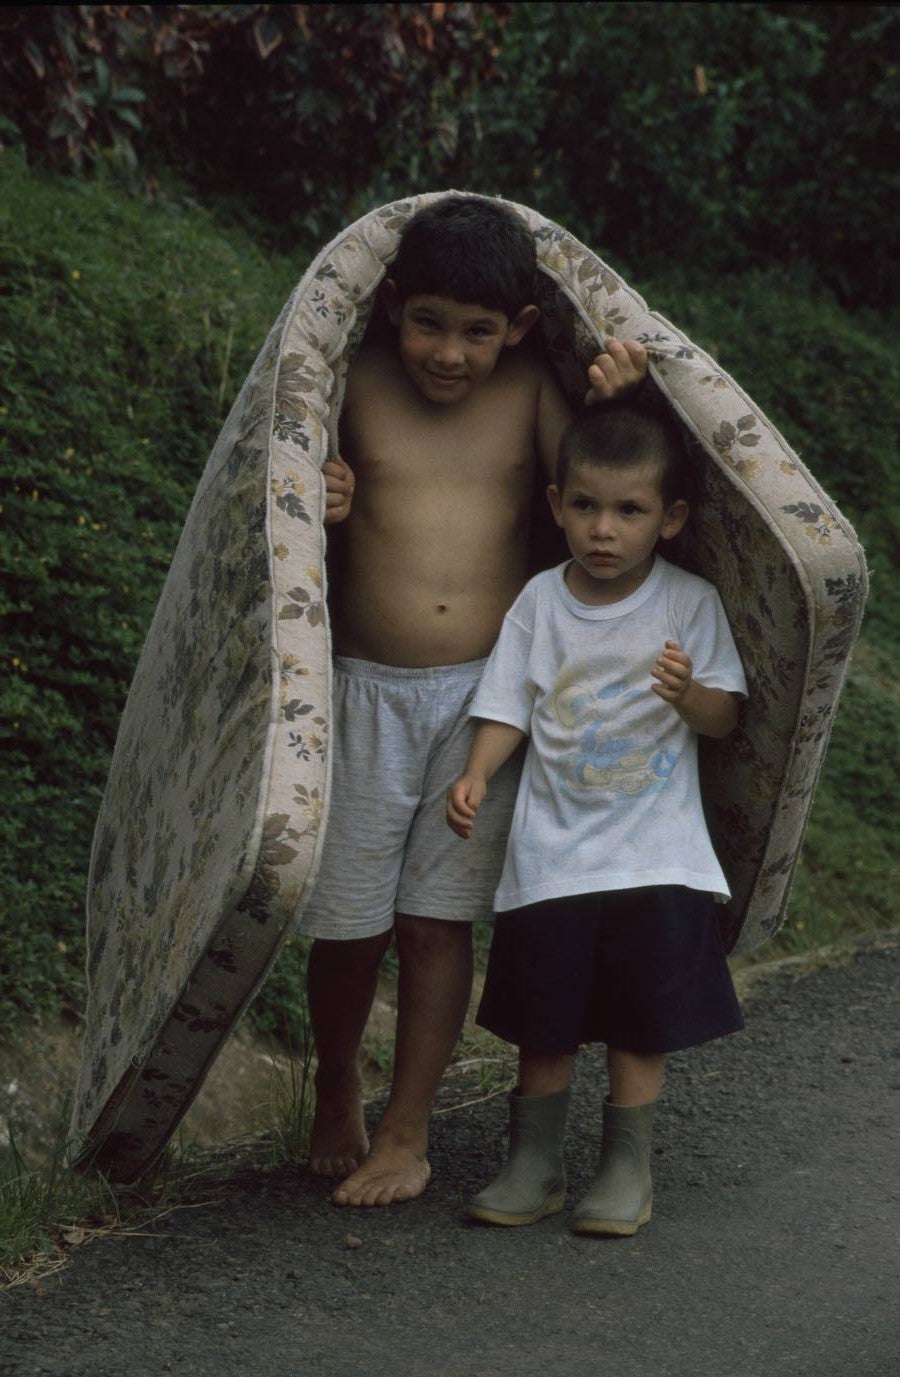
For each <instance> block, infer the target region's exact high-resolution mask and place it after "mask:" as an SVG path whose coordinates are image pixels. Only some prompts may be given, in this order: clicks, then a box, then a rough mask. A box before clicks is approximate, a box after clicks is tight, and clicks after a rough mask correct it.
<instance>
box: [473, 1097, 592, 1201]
mask: <svg viewBox="0 0 900 1377" xmlns="http://www.w3.org/2000/svg"><path fill="white" fill-rule="evenodd" d="M568 1109H569V1092H568V1090H560V1091H559V1092H558V1093H557V1094H555V1095H517V1094H516V1093H515V1092H513V1094H512V1095H510V1097H509V1157H508V1158H507V1161H506V1165H505V1166H504V1167H503V1169H502V1170H501V1171H500V1172H499V1173H498V1174H497V1176H495V1177H494V1179H493V1181H491V1183H490V1184H489V1185H487V1186H485V1188H484V1190H482V1191H479V1192H478V1194H477V1195H476V1196H475V1197H474V1199H473V1200H472V1201H471V1202H470V1203H469V1207H468V1208H469V1214H470V1215H471V1216H472V1218H473V1219H480V1220H482V1221H483V1222H484V1223H485V1224H507V1225H516V1224H535V1223H536V1222H537V1221H538V1220H539V1219H543V1218H544V1216H545V1215H548V1214H557V1213H558V1212H559V1211H560V1210H561V1209H562V1208H563V1205H564V1204H565V1201H566V1169H565V1166H564V1165H563V1140H564V1138H565V1133H566V1114H567V1112H568Z"/></svg>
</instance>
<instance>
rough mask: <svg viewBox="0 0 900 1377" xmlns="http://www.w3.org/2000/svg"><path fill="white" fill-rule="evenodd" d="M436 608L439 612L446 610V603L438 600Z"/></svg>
mask: <svg viewBox="0 0 900 1377" xmlns="http://www.w3.org/2000/svg"><path fill="white" fill-rule="evenodd" d="M437 610H438V611H439V612H446V611H447V604H446V603H445V602H439V603H438V608H437Z"/></svg>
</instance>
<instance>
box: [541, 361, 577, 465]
mask: <svg viewBox="0 0 900 1377" xmlns="http://www.w3.org/2000/svg"><path fill="white" fill-rule="evenodd" d="M571 419H572V409H571V407H570V406H569V403H568V402H567V401H566V399H565V397H564V395H563V392H562V389H561V388H560V386H559V384H558V383H557V381H556V379H555V378H554V377H553V375H552V374H551V373H550V372H549V371H545V372H544V374H543V376H542V378H541V383H540V391H539V392H538V410H537V430H536V440H537V453H538V459H539V461H540V464H541V467H542V469H543V470H544V473H545V474H546V475H547V478H548V479H549V481H550V482H551V483H555V482H556V461H557V458H558V457H559V442H560V439H561V438H562V433H563V431H564V430H565V428H566V426H567V425H568V424H569V422H570V421H571Z"/></svg>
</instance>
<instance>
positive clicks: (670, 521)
mask: <svg viewBox="0 0 900 1377" xmlns="http://www.w3.org/2000/svg"><path fill="white" fill-rule="evenodd" d="M690 510H691V509H690V507H689V506H688V504H687V503H686V502H685V500H684V498H683V497H679V498H678V500H677V501H675V502H673V503H672V505H671V507H669V509H668V511H667V512H666V515H665V519H664V521H663V524H662V530H661V531H660V533H659V534H660V535H661V537H662V538H663V540H672V539H673V537H675V536H677V535H678V532H679V531H680V530H681V529H682V528H683V526H684V523H685V522H686V521H687V519H688V515H689V514H690Z"/></svg>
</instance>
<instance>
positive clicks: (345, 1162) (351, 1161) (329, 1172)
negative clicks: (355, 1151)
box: [309, 1149, 365, 1177]
mask: <svg viewBox="0 0 900 1377" xmlns="http://www.w3.org/2000/svg"><path fill="white" fill-rule="evenodd" d="M364 1156H365V1149H363V1150H362V1151H361V1152H360V1154H359V1156H358V1157H356V1156H351V1155H349V1154H347V1155H344V1156H341V1157H310V1159H309V1169H310V1171H311V1172H312V1174H313V1176H340V1177H344V1176H349V1175H350V1174H351V1172H354V1171H356V1170H357V1169H358V1167H359V1164H360V1162H361V1161H362V1159H363V1157H364Z"/></svg>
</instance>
